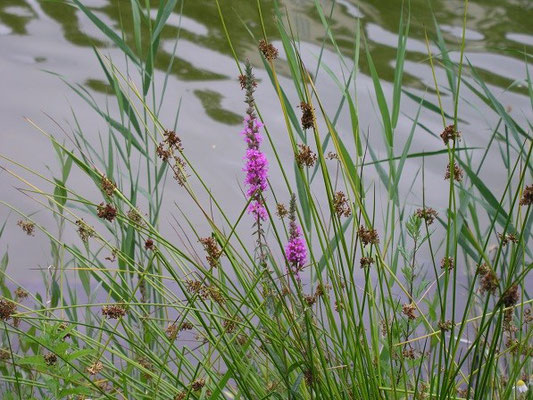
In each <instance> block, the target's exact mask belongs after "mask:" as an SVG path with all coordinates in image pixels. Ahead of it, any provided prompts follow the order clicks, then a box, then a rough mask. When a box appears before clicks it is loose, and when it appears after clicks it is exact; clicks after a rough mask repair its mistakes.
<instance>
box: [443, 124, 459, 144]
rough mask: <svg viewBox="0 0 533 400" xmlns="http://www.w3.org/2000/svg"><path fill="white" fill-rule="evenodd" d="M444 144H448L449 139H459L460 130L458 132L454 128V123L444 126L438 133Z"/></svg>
mask: <svg viewBox="0 0 533 400" xmlns="http://www.w3.org/2000/svg"><path fill="white" fill-rule="evenodd" d="M440 137H441V138H442V141H443V142H444V144H448V142H449V141H450V140H453V141H455V140H456V139H459V140H461V132H458V131H457V130H456V129H455V125H449V126H447V127H446V128H444V131H443V132H442V133H441V134H440Z"/></svg>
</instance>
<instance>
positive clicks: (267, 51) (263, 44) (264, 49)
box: [259, 39, 279, 61]
mask: <svg viewBox="0 0 533 400" xmlns="http://www.w3.org/2000/svg"><path fill="white" fill-rule="evenodd" d="M259 50H261V53H263V55H264V56H265V58H266V59H267V60H268V61H274V60H275V59H276V58H278V55H279V52H278V49H276V48H275V47H274V45H273V44H272V43H268V42H267V41H266V40H264V39H261V40H260V41H259Z"/></svg>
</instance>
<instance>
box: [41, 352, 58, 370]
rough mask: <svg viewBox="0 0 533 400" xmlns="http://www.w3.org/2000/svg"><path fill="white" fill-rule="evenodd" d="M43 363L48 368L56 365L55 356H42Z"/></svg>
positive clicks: (50, 354) (52, 354) (47, 354)
mask: <svg viewBox="0 0 533 400" xmlns="http://www.w3.org/2000/svg"><path fill="white" fill-rule="evenodd" d="M43 357H44V362H45V363H46V365H48V366H49V367H51V366H53V365H56V363H57V356H56V355H55V354H54V353H46V354H45V355H44V356H43Z"/></svg>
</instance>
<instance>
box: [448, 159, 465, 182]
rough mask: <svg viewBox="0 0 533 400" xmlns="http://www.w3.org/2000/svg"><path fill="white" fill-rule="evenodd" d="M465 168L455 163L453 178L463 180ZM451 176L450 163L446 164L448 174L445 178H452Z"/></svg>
mask: <svg viewBox="0 0 533 400" xmlns="http://www.w3.org/2000/svg"><path fill="white" fill-rule="evenodd" d="M463 175H464V174H463V170H462V169H461V168H460V167H459V165H458V164H457V163H454V166H453V179H454V180H455V181H457V182H462V181H463ZM450 178H451V172H450V164H448V165H447V166H446V174H445V175H444V179H450Z"/></svg>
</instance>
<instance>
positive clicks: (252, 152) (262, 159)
mask: <svg viewBox="0 0 533 400" xmlns="http://www.w3.org/2000/svg"><path fill="white" fill-rule="evenodd" d="M240 81H241V85H242V87H243V89H245V90H246V99H245V103H246V104H248V108H247V109H246V117H245V118H244V129H243V130H242V131H241V135H242V136H243V137H244V141H245V142H246V144H247V146H248V149H247V150H246V156H245V157H244V160H245V165H244V168H243V171H244V172H246V178H245V180H244V184H245V185H246V187H247V189H246V195H247V196H248V198H250V199H251V201H250V205H249V206H248V213H250V214H252V215H254V216H255V217H256V219H261V220H266V219H267V218H268V213H267V211H266V208H265V205H264V200H263V196H262V194H263V193H264V192H265V191H266V190H267V188H268V182H267V178H268V160H267V158H266V156H265V154H264V153H263V152H262V151H261V150H260V149H259V146H260V145H261V143H262V141H263V137H262V136H261V133H260V129H261V128H262V127H263V124H262V123H261V121H259V120H258V119H257V116H256V115H255V108H254V105H255V100H254V91H255V88H256V86H257V82H256V80H255V77H254V75H253V73H252V66H251V65H250V62H248V61H247V62H246V69H245V74H244V75H242V76H241V77H240Z"/></svg>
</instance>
